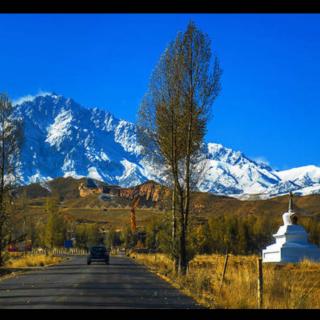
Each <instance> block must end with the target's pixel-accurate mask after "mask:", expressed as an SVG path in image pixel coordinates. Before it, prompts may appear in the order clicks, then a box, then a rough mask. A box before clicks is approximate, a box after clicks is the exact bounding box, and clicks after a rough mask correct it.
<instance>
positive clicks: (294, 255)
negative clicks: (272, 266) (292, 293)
mask: <svg viewBox="0 0 320 320" xmlns="http://www.w3.org/2000/svg"><path fill="white" fill-rule="evenodd" d="M282 219H283V225H282V226H280V228H279V230H278V232H277V233H276V234H274V235H273V237H274V238H275V240H276V242H275V243H274V244H272V245H270V246H267V248H266V249H264V250H262V261H263V262H277V263H288V262H293V263H295V262H299V261H302V260H303V259H310V260H314V261H319V262H320V248H319V247H317V246H316V245H314V244H312V243H309V241H308V233H307V232H306V230H305V229H304V228H303V227H302V226H301V225H298V217H297V215H296V214H295V212H294V211H293V210H292V193H291V192H290V197H289V210H288V212H285V213H284V214H283V215H282Z"/></svg>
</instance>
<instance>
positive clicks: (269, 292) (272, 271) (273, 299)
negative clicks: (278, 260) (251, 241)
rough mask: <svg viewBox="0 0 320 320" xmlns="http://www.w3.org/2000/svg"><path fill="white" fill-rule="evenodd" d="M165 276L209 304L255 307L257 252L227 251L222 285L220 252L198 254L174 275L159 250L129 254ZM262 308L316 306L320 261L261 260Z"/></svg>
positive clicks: (169, 263)
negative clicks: (181, 272) (183, 272)
mask: <svg viewBox="0 0 320 320" xmlns="http://www.w3.org/2000/svg"><path fill="white" fill-rule="evenodd" d="M131 256H132V257H134V258H135V260H136V261H137V262H140V263H143V264H145V265H147V266H148V267H149V268H150V269H151V270H152V271H154V272H156V273H158V274H159V275H160V276H162V277H163V278H164V279H165V280H167V281H169V282H170V283H172V284H173V285H174V286H175V287H177V288H179V289H181V290H182V291H183V292H184V293H186V294H188V295H190V296H192V297H193V298H194V299H195V300H196V301H198V302H199V303H201V304H202V305H204V306H206V307H209V308H257V277H258V274H257V262H256V261H257V256H235V255H229V260H228V266H227V270H226V274H225V279H224V283H223V286H222V288H221V290H220V286H221V277H222V273H223V266H224V260H225V257H224V256H223V255H218V254H214V255H199V256H196V257H195V258H194V259H193V260H192V261H191V262H190V265H189V269H188V273H187V275H186V276H178V275H177V274H176V273H175V272H174V269H173V263H172V261H171V260H170V259H168V257H167V256H165V255H163V254H136V253H134V254H132V255H131ZM263 277H264V290H263V291H264V295H263V298H264V301H263V308H268V309H279V308H281V309H282V308H289V309H294V308H320V299H319V297H320V263H315V262H312V261H308V260H305V261H302V262H300V263H298V264H286V265H275V264H263Z"/></svg>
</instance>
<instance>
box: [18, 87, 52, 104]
mask: <svg viewBox="0 0 320 320" xmlns="http://www.w3.org/2000/svg"><path fill="white" fill-rule="evenodd" d="M51 94H52V93H51V92H47V91H42V90H40V91H39V92H38V93H37V94H35V95H31V94H28V95H26V96H23V97H20V98H18V99H14V100H13V101H12V104H13V105H14V106H15V105H18V104H22V103H24V102H27V101H32V100H33V99H35V98H36V97H45V96H48V95H51Z"/></svg>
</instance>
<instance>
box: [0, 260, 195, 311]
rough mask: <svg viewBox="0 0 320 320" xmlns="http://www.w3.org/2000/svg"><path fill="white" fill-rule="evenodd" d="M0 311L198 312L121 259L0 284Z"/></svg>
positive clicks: (72, 264) (79, 263) (80, 263)
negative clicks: (139, 310)
mask: <svg viewBox="0 0 320 320" xmlns="http://www.w3.org/2000/svg"><path fill="white" fill-rule="evenodd" d="M0 308H15V309H17V308H24V309H26V308H27V309H29V308H33V309H34V308H35V309H40V308H41V309H43V308H59V309H60V308H77V309H78V308H86V309H87V308H112V309H128V308H139V309H141V308H142V309H148V308H157V309H162V308H165V309H176V308H178V309H181V308H182V309H189V308H190V309H191V308H200V307H199V305H197V304H196V303H195V302H194V301H193V300H192V299H191V298H189V297H187V296H185V295H183V294H182V293H180V292H179V291H178V290H177V289H175V288H173V287H172V286H170V285H169V284H168V283H167V282H165V281H163V280H162V279H160V278H159V277H157V276H156V275H155V274H153V273H151V272H150V271H148V270H147V269H146V268H145V267H143V266H141V265H138V264H136V263H134V262H133V261H132V260H130V259H128V258H127V257H113V256H112V257H110V265H105V264H103V263H92V264H91V265H90V266H88V265H87V264H86V257H79V256H76V257H72V258H71V259H70V260H68V261H66V262H64V263H62V264H60V265H56V266H51V267H47V268H45V269H43V270H37V271H29V272H27V273H25V274H23V275H20V276H17V277H15V278H11V279H7V280H2V281H0Z"/></svg>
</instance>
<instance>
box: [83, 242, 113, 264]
mask: <svg viewBox="0 0 320 320" xmlns="http://www.w3.org/2000/svg"><path fill="white" fill-rule="evenodd" d="M94 261H101V262H104V263H105V264H109V252H108V250H107V248H106V247H104V246H96V247H92V248H91V249H90V252H89V255H88V257H87V264H91V262H94Z"/></svg>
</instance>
